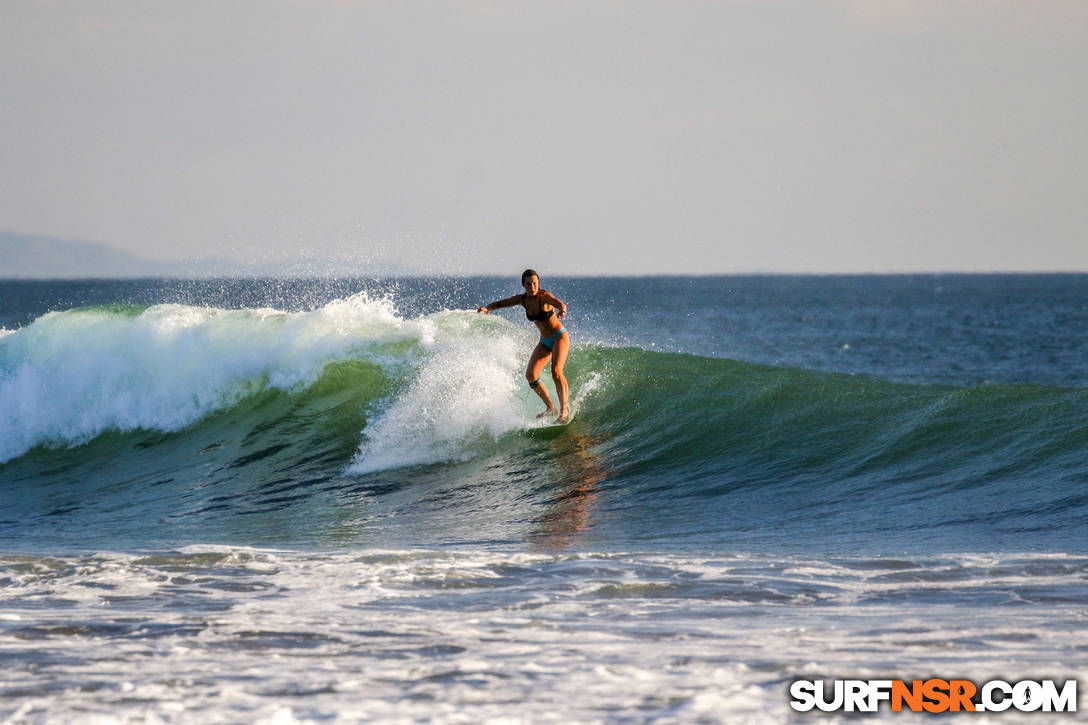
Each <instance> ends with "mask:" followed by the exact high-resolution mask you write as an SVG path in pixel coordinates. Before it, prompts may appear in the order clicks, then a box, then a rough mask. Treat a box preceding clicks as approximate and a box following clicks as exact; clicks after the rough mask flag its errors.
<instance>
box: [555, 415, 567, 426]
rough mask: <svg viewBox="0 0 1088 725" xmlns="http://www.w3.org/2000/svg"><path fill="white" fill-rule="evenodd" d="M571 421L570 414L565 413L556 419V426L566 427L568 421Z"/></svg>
mask: <svg viewBox="0 0 1088 725" xmlns="http://www.w3.org/2000/svg"><path fill="white" fill-rule="evenodd" d="M569 420H570V416H569V415H568V414H566V413H563V414H562V415H560V416H559V417H558V418H556V419H555V424H556V425H566V423H567V421H569Z"/></svg>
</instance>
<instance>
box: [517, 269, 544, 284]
mask: <svg viewBox="0 0 1088 725" xmlns="http://www.w3.org/2000/svg"><path fill="white" fill-rule="evenodd" d="M530 277H536V278H537V279H540V275H539V274H537V273H536V270H535V269H527V270H525V271H524V272H522V273H521V281H522V282H524V281H525V280H527V279H529V278H530Z"/></svg>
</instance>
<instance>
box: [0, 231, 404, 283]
mask: <svg viewBox="0 0 1088 725" xmlns="http://www.w3.org/2000/svg"><path fill="white" fill-rule="evenodd" d="M410 274H412V271H411V270H409V269H406V268H404V267H401V266H399V265H396V264H391V263H387V262H386V263H381V262H377V263H375V262H368V261H367V260H365V259H296V260H290V261H283V262H277V263H272V262H249V263H234V262H228V261H224V260H218V259H201V260H193V261H188V262H156V261H154V260H150V259H144V258H143V257H139V256H137V255H135V254H132V253H130V252H126V251H123V250H121V249H117V248H115V247H111V246H109V245H108V244H103V243H101V242H88V241H82V240H66V239H55V238H53V237H45V236H38V235H32V234H12V233H8V232H0V279H73V278H87V277H106V278H118V277H130V278H131V277H232V276H237V277H348V276H378V277H390V276H404V275H410Z"/></svg>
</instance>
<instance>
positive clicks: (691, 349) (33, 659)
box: [0, 270, 1088, 725]
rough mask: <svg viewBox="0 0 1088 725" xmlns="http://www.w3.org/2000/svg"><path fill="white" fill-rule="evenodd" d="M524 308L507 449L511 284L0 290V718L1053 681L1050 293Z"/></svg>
mask: <svg viewBox="0 0 1088 725" xmlns="http://www.w3.org/2000/svg"><path fill="white" fill-rule="evenodd" d="M542 284H543V286H544V287H545V288H547V289H549V290H550V291H551V292H552V293H553V294H555V295H557V296H558V297H559V298H561V299H563V300H564V301H565V302H566V303H567V304H568V306H569V314H568V316H567V318H566V319H565V324H566V326H567V329H568V330H569V331H570V333H571V354H570V359H569V362H568V366H567V377H568V379H569V381H570V389H571V400H572V405H573V408H574V419H573V421H572V422H571V423H570V425H569V426H567V427H566V428H564V429H562V430H560V431H558V432H556V431H549V432H547V433H545V432H543V431H539V430H536V428H535V426H537V425H539V424H538V423H537V421H536V419H535V415H536V413H537V412H539V409H540V408H541V404H540V401H539V400H538V399H537V398H536V396H535V395H534V394H533V393H532V391H531V390H529V388H528V387H527V385H526V384H525V378H524V368H525V364H526V362H527V360H528V357H529V353H530V351H531V350H532V348H533V346H534V345H535V343H536V337H537V336H536V331H535V328H534V327H533V326H532V325H531V323H529V322H527V321H526V320H525V319H524V313H523V311H522V310H521V309H520V308H514V309H509V310H503V311H500V312H496V313H494V314H492V315H489V316H485V315H478V314H476V313H475V312H473V310H475V309H476V307H477V306H479V305H482V304H486V303H487V302H490V301H492V300H494V299H497V298H500V297H506V296H509V295H511V294H514V293H517V292H519V291H520V286H519V284H518V280H517V277H516V274H515V275H512V276H511V277H510V278H493V277H480V278H456V279H388V280H378V279H354V280H282V279H266V280H261V279H236V280H230V279H223V280H122V281H117V280H74V281H15V280H9V281H0V665H2V671H3V675H2V678H0V723H46V722H49V723H52V722H58V723H61V722H62V723H190V722H199V723H201V724H202V725H204V724H206V723H250V722H258V723H281V724H282V723H296V722H306V723H311V722H312V723H326V722H376V723H417V722H421V723H422V722H426V723H432V722H433V723H546V722H556V723H572V722H573V723H613V722H615V723H651V722H652V723H703V722H705V723H747V722H791V721H797V722H814V721H829V720H838V719H844V718H848V717H849V713H837V714H833V713H825V714H813V713H809V714H801V713H798V712H795V711H794V710H793V709H791V707H790V700H791V697H790V693H789V687H790V684H791V683H792V682H794V681H795V680H798V679H826V680H833V679H846V678H858V679H902V680H908V681H909V680H915V679H920V680H925V679H927V678H931V677H939V678H945V679H949V678H953V677H954V678H963V679H968V680H971V681H973V682H977V683H983V682H986V681H989V680H993V679H1002V680H1006V681H1009V682H1015V681H1017V680H1023V679H1033V680H1041V679H1056V680H1071V679H1078V678H1079V680H1080V681H1081V682H1082V683H1088V680H1086V679H1085V677H1086V676H1088V533H1086V524H1088V365H1086V361H1088V275H1061V274H1054V275H907V276H832V277H819V276H811V277H810V276H797V277H791V276H748V277H660V278H657V277H650V278H559V277H557V278H549V277H548V276H547V274H546V270H545V276H544V277H543V279H542ZM542 379H543V380H544V381H545V383H546V384H547V385H548V386H549V387H550V386H551V380H550V376H549V375H547V374H545V375H544V376H543V378H542ZM1082 689H1083V688H1082ZM1080 694H1081V698H1080V701H1081V702H1083V693H1080ZM1081 709H1082V711H1083V707H1082V708H1081ZM877 717H878V718H881V719H887V720H891V721H894V722H921V721H928V720H929V719H931V718H932V717H933V716H923V715H915V714H912V713H909V712H891V711H890V710H889V709H888V708H887V707H885V708H884V709H883V710H882V711H881V712H880V713H879V714H878V716H877ZM944 717H945V719H950V720H957V719H959V718H964V719H969V720H970V721H972V722H987V721H994V722H1001V723H1009V722H1019V721H1022V720H1027V721H1031V722H1037V721H1038V719H1037V718H1038V717H1040V716H1038V715H1036V716H1032V715H1026V714H1018V713H1016V712H1007V713H1004V714H999V715H981V716H980V715H978V714H975V715H966V714H964V715H959V716H955V715H951V716H949V715H946V716H944ZM1050 717H1051V718H1054V719H1062V720H1063V721H1072V720H1073V719H1075V717H1076V716H1075V715H1071V714H1064V715H1059V714H1052V715H1051V716H1050ZM1017 718H1020V719H1019V720H1018V719H1017ZM851 719H852V718H851Z"/></svg>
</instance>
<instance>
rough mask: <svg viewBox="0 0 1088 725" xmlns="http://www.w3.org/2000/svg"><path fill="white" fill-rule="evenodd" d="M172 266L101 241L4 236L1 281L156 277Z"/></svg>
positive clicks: (0, 255) (1, 238)
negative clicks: (18, 279) (16, 279)
mask: <svg viewBox="0 0 1088 725" xmlns="http://www.w3.org/2000/svg"><path fill="white" fill-rule="evenodd" d="M168 266H171V265H164V264H162V263H160V262H153V261H151V260H149V259H143V258H141V257H137V256H136V255H134V254H130V253H129V252H125V251H122V250H120V249H115V248H113V247H111V246H109V245H106V244H102V243H101V242H85V241H74V240H64V239H54V238H52V237H41V236H33V235H26V234H10V233H0V278H9V279H10V278H13V277H14V278H39V279H40V278H71V277H154V276H159V275H163V274H169V270H168V269H166V268H167V267H168Z"/></svg>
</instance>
